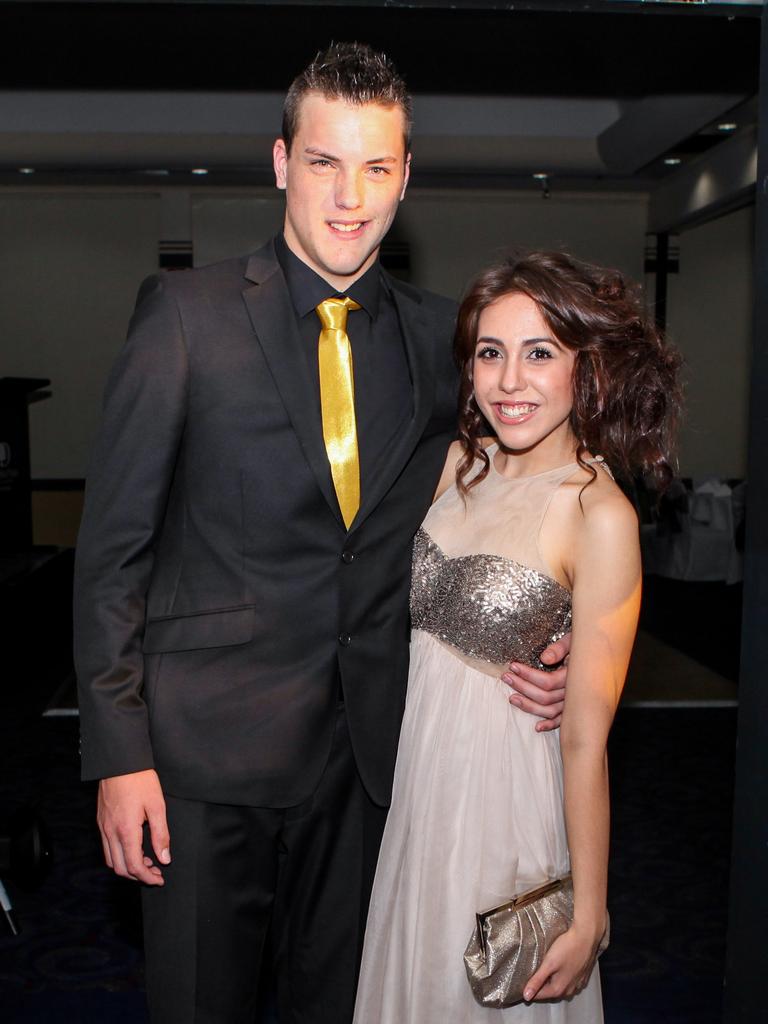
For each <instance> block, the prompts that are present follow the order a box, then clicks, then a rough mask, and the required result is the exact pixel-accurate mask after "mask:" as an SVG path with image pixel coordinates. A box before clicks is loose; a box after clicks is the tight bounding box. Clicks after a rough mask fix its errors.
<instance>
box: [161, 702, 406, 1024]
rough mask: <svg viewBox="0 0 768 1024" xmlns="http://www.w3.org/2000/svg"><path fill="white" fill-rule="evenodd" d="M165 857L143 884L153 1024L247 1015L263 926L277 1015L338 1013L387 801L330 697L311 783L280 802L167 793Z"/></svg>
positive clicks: (283, 1021) (292, 1018)
mask: <svg viewBox="0 0 768 1024" xmlns="http://www.w3.org/2000/svg"><path fill="white" fill-rule="evenodd" d="M166 802H167V813H168V824H169V828H170V833H171V855H172V857H173V862H172V864H170V865H169V866H168V867H167V868H164V869H163V874H164V876H165V880H166V881H165V885H164V886H163V887H162V888H161V887H149V886H146V887H144V890H143V894H142V898H143V908H144V940H145V953H146V978H147V998H148V1001H149V1007H150V1018H151V1020H152V1024H253V1022H254V1015H255V1010H256V999H257V989H258V982H259V975H260V967H261V960H262V954H263V951H264V948H265V940H266V937H267V933H268V932H269V936H270V938H269V948H270V949H271V950H272V952H273V955H274V962H273V964H272V965H271V968H272V970H273V971H274V979H275V982H276V989H277V997H278V1007H279V1018H280V1024H347V1022H349V1021H351V1019H352V1011H353V1008H354V994H355V986H356V983H357V972H358V969H359V962H360V954H361V952H362V941H363V934H364V929H365V918H366V914H367V909H368V899H369V896H370V890H371V885H372V883H373V875H374V871H375V868H376V857H377V854H378V849H379V844H380V842H381V834H382V831H383V828H384V821H385V818H386V809H385V808H382V807H377V806H376V805H375V804H373V803H372V802H371V801H370V799H369V798H368V796H367V794H366V792H365V790H364V789H363V786H362V783H361V782H360V778H359V776H358V774H357V769H356V767H355V763H354V759H353V756H352V748H351V746H350V741H349V736H348V733H347V725H346V718H345V715H344V710H343V705H342V706H341V707H340V708H339V711H338V714H337V722H336V731H335V735H334V739H333V745H332V748H331V753H330V756H329V759H328V764H327V765H326V768H325V771H324V774H323V777H322V779H321V781H320V784H319V786H318V788H317V790H316V792H315V793H314V794H313V796H312V797H311V798H310V799H309V800H307V801H305V802H304V803H303V804H301V805H299V806H298V807H291V808H287V809H275V808H263V807H241V806H230V805H222V804H208V803H200V802H197V801H192V800H179V799H177V798H174V797H166Z"/></svg>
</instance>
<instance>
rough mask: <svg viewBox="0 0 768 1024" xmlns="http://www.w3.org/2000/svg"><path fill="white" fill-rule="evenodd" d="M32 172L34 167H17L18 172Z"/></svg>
mask: <svg viewBox="0 0 768 1024" xmlns="http://www.w3.org/2000/svg"><path fill="white" fill-rule="evenodd" d="M34 173H35V168H34V167H20V168H19V174H34Z"/></svg>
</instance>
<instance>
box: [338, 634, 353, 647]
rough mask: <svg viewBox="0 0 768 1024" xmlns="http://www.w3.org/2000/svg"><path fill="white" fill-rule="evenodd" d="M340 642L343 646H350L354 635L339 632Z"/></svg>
mask: <svg viewBox="0 0 768 1024" xmlns="http://www.w3.org/2000/svg"><path fill="white" fill-rule="evenodd" d="M339 643H340V644H341V646H342V647H349V645H350V644H351V643H352V637H351V636H350V635H349V633H339Z"/></svg>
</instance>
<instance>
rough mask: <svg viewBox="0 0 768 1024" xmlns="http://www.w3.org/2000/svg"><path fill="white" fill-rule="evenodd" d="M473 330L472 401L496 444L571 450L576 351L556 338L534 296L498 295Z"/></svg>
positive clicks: (520, 449)
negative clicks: (493, 433) (474, 342)
mask: <svg viewBox="0 0 768 1024" xmlns="http://www.w3.org/2000/svg"><path fill="white" fill-rule="evenodd" d="M477 333H478V338H477V344H476V346H475V356H474V365H473V374H474V388H475V400H476V401H477V404H478V406H479V407H480V409H481V411H482V413H483V415H484V416H485V418H486V419H487V420H488V422H489V423H490V424H491V425H492V426H493V428H494V429H495V430H496V433H497V436H498V439H499V441H500V443H501V444H502V445H503V446H504V447H505V448H509V449H511V450H513V451H525V450H527V449H530V448H533V447H536V446H538V445H543V446H544V447H545V449H549V448H551V449H552V452H553V455H559V454H560V449H561V447H562V448H568V449H570V447H572V444H573V436H572V432H571V428H570V424H569V419H568V418H569V416H570V412H571V407H572V405H573V366H574V362H575V359H576V353H575V352H574V351H573V349H569V348H566V347H565V346H564V345H562V344H561V343H560V342H559V341H558V340H557V338H555V337H554V335H553V334H552V332H551V330H550V329H549V327H548V326H547V324H546V321H545V320H544V318H543V317H542V315H541V313H540V312H539V307H538V306H537V305H536V303H535V302H534V301H533V299H531V298H529V297H528V296H527V295H522V294H519V293H515V294H512V295H505V296H504V297H503V298H501V299H497V300H496V302H494V303H492V304H491V305H490V306H487V307H486V308H485V309H484V310H483V312H482V313H481V315H480V320H479V323H478V332H477ZM542 454H543V452H542Z"/></svg>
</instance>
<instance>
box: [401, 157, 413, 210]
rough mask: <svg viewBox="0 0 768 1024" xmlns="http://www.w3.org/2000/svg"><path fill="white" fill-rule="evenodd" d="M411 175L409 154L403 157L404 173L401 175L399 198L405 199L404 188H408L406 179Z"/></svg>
mask: <svg viewBox="0 0 768 1024" xmlns="http://www.w3.org/2000/svg"><path fill="white" fill-rule="evenodd" d="M410 177H411V154H410V153H409V154H408V156H406V158H405V174H404V175H403V191H402V192H401V193H400V199H401V200H403V199H405V190H406V189H407V188H408V179H409V178H410Z"/></svg>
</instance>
